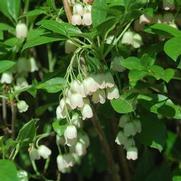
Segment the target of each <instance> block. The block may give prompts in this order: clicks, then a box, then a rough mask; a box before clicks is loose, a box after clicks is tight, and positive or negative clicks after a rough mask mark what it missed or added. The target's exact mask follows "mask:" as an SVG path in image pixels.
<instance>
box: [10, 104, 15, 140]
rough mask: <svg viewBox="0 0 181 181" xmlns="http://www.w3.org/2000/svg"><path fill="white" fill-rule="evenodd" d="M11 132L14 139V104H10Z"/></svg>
mask: <svg viewBox="0 0 181 181" xmlns="http://www.w3.org/2000/svg"><path fill="white" fill-rule="evenodd" d="M11 114H12V116H11V131H12V138H14V137H15V122H16V105H15V104H14V102H12V103H11Z"/></svg>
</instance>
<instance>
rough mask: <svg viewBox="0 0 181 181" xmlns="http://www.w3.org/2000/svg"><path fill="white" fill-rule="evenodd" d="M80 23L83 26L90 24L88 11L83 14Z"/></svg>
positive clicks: (90, 19) (90, 18)
mask: <svg viewBox="0 0 181 181" xmlns="http://www.w3.org/2000/svg"><path fill="white" fill-rule="evenodd" d="M82 24H83V25H85V26H90V25H91V24H92V15H91V13H90V12H86V13H84V14H83V18H82Z"/></svg>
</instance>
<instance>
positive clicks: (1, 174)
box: [0, 160, 19, 181]
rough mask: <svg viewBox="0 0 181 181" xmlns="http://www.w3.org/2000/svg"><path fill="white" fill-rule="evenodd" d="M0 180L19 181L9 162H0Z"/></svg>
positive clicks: (13, 166) (14, 169) (14, 168)
mask: <svg viewBox="0 0 181 181" xmlns="http://www.w3.org/2000/svg"><path fill="white" fill-rule="evenodd" d="M0 180H2V181H19V179H18V176H17V170H16V167H15V165H14V163H13V162H12V161H10V160H0Z"/></svg>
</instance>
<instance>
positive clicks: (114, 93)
mask: <svg viewBox="0 0 181 181" xmlns="http://www.w3.org/2000/svg"><path fill="white" fill-rule="evenodd" d="M106 91H107V98H108V99H109V100H112V99H118V98H119V97H120V95H119V90H118V88H117V86H114V87H113V88H108V89H106Z"/></svg>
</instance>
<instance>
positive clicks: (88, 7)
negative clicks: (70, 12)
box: [84, 4, 92, 13]
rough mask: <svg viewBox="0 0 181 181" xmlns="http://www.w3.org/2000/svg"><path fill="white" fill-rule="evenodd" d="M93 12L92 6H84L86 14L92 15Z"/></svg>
mask: <svg viewBox="0 0 181 181" xmlns="http://www.w3.org/2000/svg"><path fill="white" fill-rule="evenodd" d="M91 11H92V6H91V5H88V4H87V5H86V6H84V13H87V12H90V13H91Z"/></svg>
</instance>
